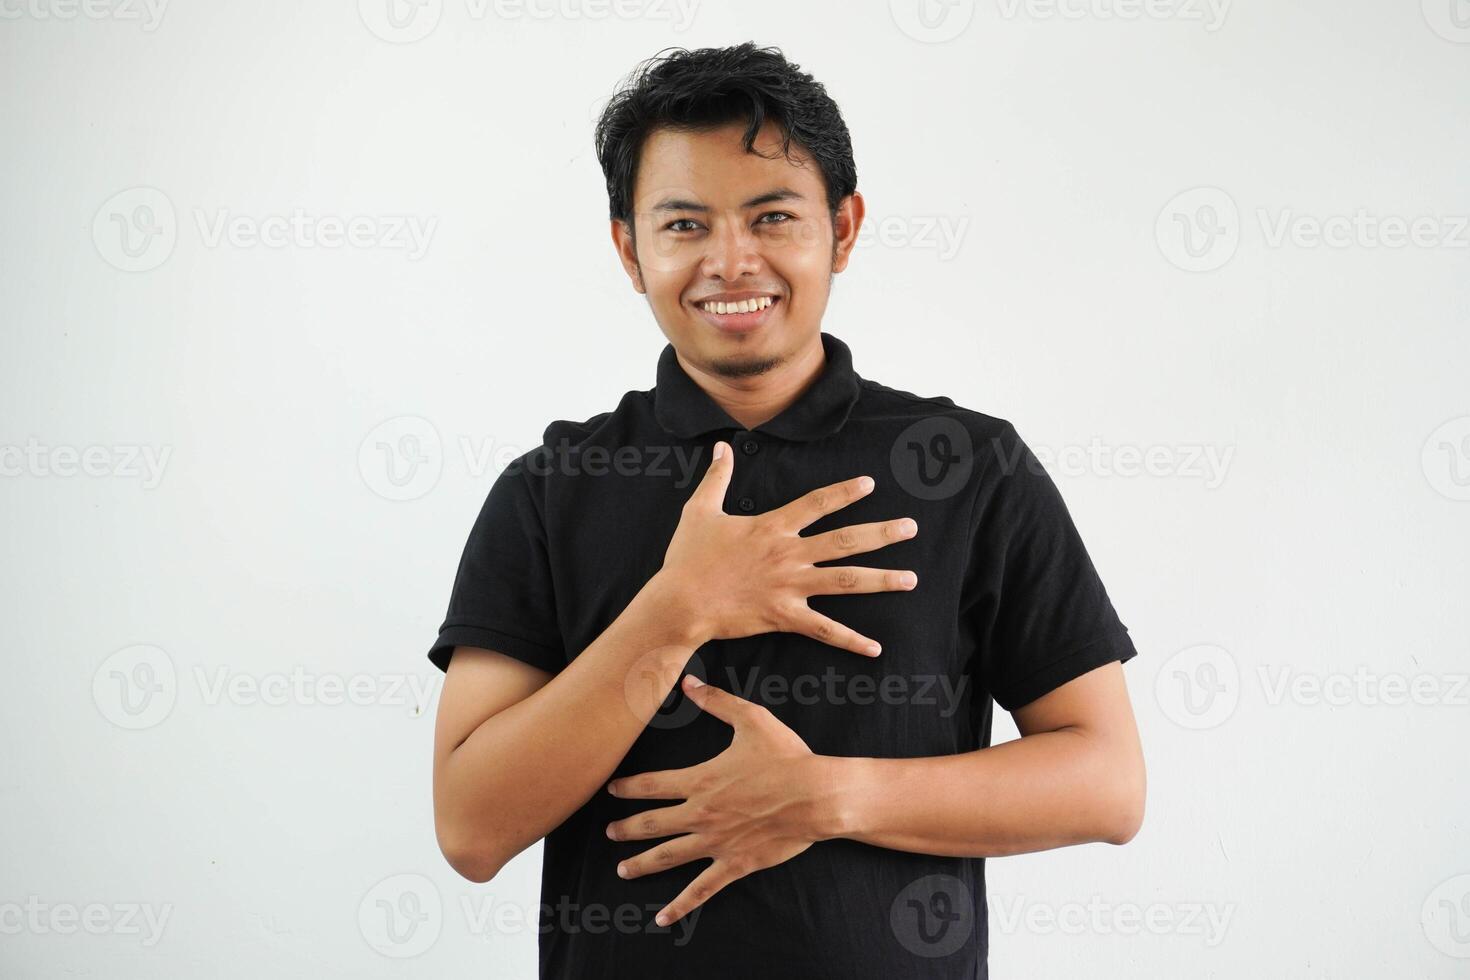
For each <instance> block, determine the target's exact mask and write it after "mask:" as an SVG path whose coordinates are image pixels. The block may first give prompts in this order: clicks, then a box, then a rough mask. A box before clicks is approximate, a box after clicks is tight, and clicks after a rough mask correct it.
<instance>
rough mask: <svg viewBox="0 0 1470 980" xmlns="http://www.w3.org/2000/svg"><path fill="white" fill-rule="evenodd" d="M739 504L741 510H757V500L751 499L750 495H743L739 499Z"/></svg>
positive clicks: (747, 511)
mask: <svg viewBox="0 0 1470 980" xmlns="http://www.w3.org/2000/svg"><path fill="white" fill-rule="evenodd" d="M738 506H739V507H740V509H741V510H743V511H745V512H746V513H749V512H750V511H753V510H755V501H754V500H751V499H750V498H749V497H741V498H740V500H739V501H738Z"/></svg>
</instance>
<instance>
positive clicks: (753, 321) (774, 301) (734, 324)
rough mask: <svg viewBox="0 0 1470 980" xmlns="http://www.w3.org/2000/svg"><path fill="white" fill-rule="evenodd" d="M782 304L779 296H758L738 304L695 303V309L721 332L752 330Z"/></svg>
mask: <svg viewBox="0 0 1470 980" xmlns="http://www.w3.org/2000/svg"><path fill="white" fill-rule="evenodd" d="M780 302H781V297H779V296H757V297H755V298H754V299H747V300H741V301H739V302H738V303H718V302H709V303H695V304H694V308H695V309H697V310H698V311H699V312H700V314H701V315H702V316H703V317H704V318H705V319H706V320H708V321H709V322H711V323H713V324H714V325H715V326H717V327H719V328H720V329H721V330H732V331H739V330H750V329H753V328H755V327H758V326H760V325H761V324H762V323H764V322H766V320H767V319H768V318H769V317H770V316H771V311H772V310H774V309H775V308H776V306H777V305H778V304H779V303H780Z"/></svg>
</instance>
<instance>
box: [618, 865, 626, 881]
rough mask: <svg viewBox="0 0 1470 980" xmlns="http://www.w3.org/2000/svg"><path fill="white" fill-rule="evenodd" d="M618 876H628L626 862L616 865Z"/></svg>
mask: <svg viewBox="0 0 1470 980" xmlns="http://www.w3.org/2000/svg"><path fill="white" fill-rule="evenodd" d="M618 877H619V878H626V877H628V866H627V865H626V864H620V865H618Z"/></svg>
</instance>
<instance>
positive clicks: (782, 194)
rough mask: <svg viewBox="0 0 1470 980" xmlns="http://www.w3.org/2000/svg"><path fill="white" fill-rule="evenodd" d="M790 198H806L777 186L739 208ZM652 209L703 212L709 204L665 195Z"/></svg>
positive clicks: (748, 207) (658, 210)
mask: <svg viewBox="0 0 1470 980" xmlns="http://www.w3.org/2000/svg"><path fill="white" fill-rule="evenodd" d="M790 200H796V201H804V200H806V198H805V197H803V196H802V195H801V194H799V193H797V192H796V191H794V190H792V189H791V188H789V187H777V188H776V189H775V190H772V191H766V193H764V194H761V195H759V196H757V197H752V198H751V199H750V200H748V201H746V202H745V203H744V204H742V205H740V208H741V210H742V211H743V210H748V209H750V208H758V207H760V206H761V205H762V204H773V203H775V202H776V201H790ZM652 210H653V211H654V212H660V211H698V212H701V213H703V212H706V211H708V210H709V206H708V205H704V204H699V203H697V202H695V201H686V200H684V199H682V198H676V197H666V198H664V199H663V200H662V201H659V202H658V203H657V204H655V205H654V206H653V208H652Z"/></svg>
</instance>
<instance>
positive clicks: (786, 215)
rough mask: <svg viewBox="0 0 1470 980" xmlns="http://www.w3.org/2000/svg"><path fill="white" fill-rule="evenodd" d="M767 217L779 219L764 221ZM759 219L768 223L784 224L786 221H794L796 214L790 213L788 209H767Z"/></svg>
mask: <svg viewBox="0 0 1470 980" xmlns="http://www.w3.org/2000/svg"><path fill="white" fill-rule="evenodd" d="M767 218H780V219H781V220H780V221H766V219H767ZM760 220H761V222H762V223H764V224H768V225H784V224H785V223H786V222H788V221H795V220H796V215H794V214H791V213H790V212H788V211H767V212H766V213H765V214H763V215H761V216H760Z"/></svg>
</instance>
